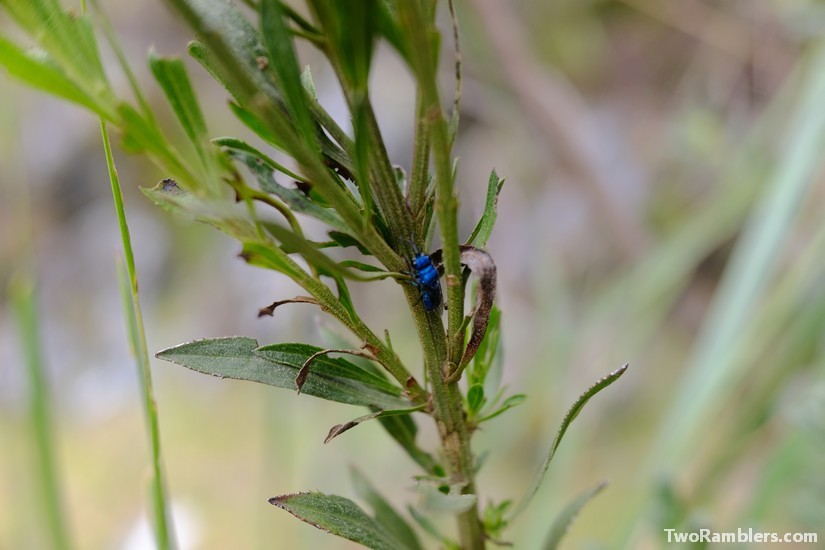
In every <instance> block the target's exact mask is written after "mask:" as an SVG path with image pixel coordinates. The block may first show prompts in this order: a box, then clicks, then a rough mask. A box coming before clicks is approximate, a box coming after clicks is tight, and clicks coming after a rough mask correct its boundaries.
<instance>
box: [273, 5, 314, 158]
mask: <svg viewBox="0 0 825 550" xmlns="http://www.w3.org/2000/svg"><path fill="white" fill-rule="evenodd" d="M260 6H261V34H262V36H263V42H264V45H265V46H266V49H267V52H268V54H269V64H268V67H269V68H270V69H272V71H273V72H274V73H275V75H277V78H278V84H279V85H280V91H281V92H282V93H283V97H284V99H285V101H286V103H287V107H288V109H289V111H290V113H291V114H292V118H293V123H294V124H295V127H296V129H297V131H298V134H299V135H300V136H302V139H303V141H304V143H305V144H308V145H311V146H313V147H314V148H317V146H318V145H317V141H318V140H317V135H316V127H315V125H314V124H313V121H312V118H311V116H310V113H309V109H308V108H307V99H308V97H307V94H306V92H305V91H304V86H303V84H302V83H301V71H300V69H299V66H298V57H297V56H296V54H295V45H294V43H293V37H292V33H290V32H289V29H288V28H287V25H286V22H285V21H284V14H283V8H282V7H281V3H280V2H279V1H278V0H262V1H261V3H260Z"/></svg>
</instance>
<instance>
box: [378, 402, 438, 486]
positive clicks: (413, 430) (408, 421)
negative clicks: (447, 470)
mask: <svg viewBox="0 0 825 550" xmlns="http://www.w3.org/2000/svg"><path fill="white" fill-rule="evenodd" d="M378 421H379V422H381V425H382V426H384V429H385V430H387V433H389V434H390V436H392V438H393V439H395V441H396V442H397V443H398V444H399V445H401V448H402V449H404V450H405V451H406V452H407V454H408V455H409V456H410V458H412V459H413V460H414V461H415V462H416V464H418V465H419V466H421V467H422V468H423V469H424V470H425V471H426V472H427V473H429V474H431V475H435V476H442V475H444V468H443V467H442V466H441V465H439V464H438V463H437V462H436V461H435V460H434V459H433V457H432V456H431V455H430V454H429V453H427V452H424V451H422V450H421V448H419V447H418V445H417V444H416V442H415V438H416V435H417V434H418V426H416V424H415V420H413V419H412V416H410V415H404V416H385V417H382V418H379V419H378Z"/></svg>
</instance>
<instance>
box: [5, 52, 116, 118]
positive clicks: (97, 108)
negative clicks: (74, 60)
mask: <svg viewBox="0 0 825 550" xmlns="http://www.w3.org/2000/svg"><path fill="white" fill-rule="evenodd" d="M0 65H2V66H4V67H5V68H6V70H7V71H8V72H9V74H10V75H11V76H13V77H15V78H18V79H20V80H22V81H23V82H25V83H26V84H27V85H29V86H31V87H33V88H36V89H38V90H41V91H43V92H46V93H48V94H51V95H54V96H56V97H60V98H63V99H65V100H67V101H71V102H72V103H76V104H78V105H80V106H82V107H85V108H87V109H89V110H90V111H92V112H94V113H96V114H98V115H100V116H102V117H104V118H106V119H107V120H110V121H111V120H113V117H114V115H113V109H112V107H111V106H109V105H102V104H101V103H100V102H99V101H98V100H96V99H95V98H93V97H92V96H90V95H89V94H87V93H86V91H85V90H83V89H82V88H81V87H80V86H78V85H77V84H75V83H74V82H73V81H72V80H71V79H70V78H69V77H68V76H66V74H65V73H63V71H61V70H60V69H59V68H58V67H57V66H56V65H55V64H54V63H53V62H52V61H51V60H50V59H49V58H48V56H47V55H46V54H45V53H44V52H42V51H36V50H30V51H25V50H23V49H22V48H20V47H18V46H17V45H16V44H13V43H12V42H9V41H7V40H6V39H4V38H3V37H0Z"/></svg>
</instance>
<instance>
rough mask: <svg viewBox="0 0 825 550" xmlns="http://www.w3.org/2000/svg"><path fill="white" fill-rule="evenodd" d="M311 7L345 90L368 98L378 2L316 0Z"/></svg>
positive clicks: (371, 0) (366, 0)
mask: <svg viewBox="0 0 825 550" xmlns="http://www.w3.org/2000/svg"><path fill="white" fill-rule="evenodd" d="M309 5H310V6H311V7H312V10H313V12H314V14H315V17H316V19H318V20H319V22H320V24H321V27H322V28H323V32H324V36H325V37H326V39H327V41H328V42H329V47H328V51H330V52H332V55H333V56H334V57H335V58H336V59H335V61H334V63H335V64H337V65H338V66H339V67H340V69H341V72H342V81H343V82H342V83H343V84H344V85H345V88H346V89H349V90H353V91H354V92H355V93H356V94H357V95H365V94H366V91H367V84H368V79H369V70H370V64H371V61H372V52H373V47H374V44H375V15H376V12H377V9H376V8H377V6H376V2H375V1H374V0H361V1H359V2H338V1H337V0H312V1H310V2H309Z"/></svg>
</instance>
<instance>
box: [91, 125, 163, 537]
mask: <svg viewBox="0 0 825 550" xmlns="http://www.w3.org/2000/svg"><path fill="white" fill-rule="evenodd" d="M100 134H101V138H102V140H103V151H104V153H105V156H106V166H107V168H108V170H109V182H110V184H111V188H112V198H113V199H114V204H115V212H116V213H117V220H118V226H119V228H120V238H121V243H122V244H123V257H124V262H125V265H122V264H121V263H119V264H118V276H119V277H118V278H119V280H120V282H121V297H122V299H123V305H124V313H125V316H126V324H127V326H128V330H129V338H130V341H131V344H132V351H133V353H134V354H135V359H136V362H137V364H138V370H139V374H140V390H141V394H142V397H143V406H144V414H145V416H146V423H147V432H148V436H149V447H150V452H151V457H152V481H151V492H152V504H153V512H154V525H153V527H154V535H155V543H156V545H157V547H158V548H159V549H162V550H168V549H173V548H176V547H177V543H176V541H175V531H174V525H173V524H172V518H171V516H170V514H169V500H168V497H167V494H166V488H165V485H164V474H163V461H162V458H161V456H162V455H161V451H160V424H159V422H158V411H157V403H156V402H155V395H154V391H153V389H152V372H151V370H150V368H149V352H148V350H147V347H146V330H145V328H144V324H143V314H142V313H141V309H140V301H139V300H138V281H137V270H136V268H135V257H134V253H133V252H132V238H131V236H130V234H129V226H128V225H127V224H126V213H125V210H124V208H123V192H122V191H121V188H120V180H119V178H118V175H117V170H116V169H115V164H114V159H113V157H112V147H111V145H110V143H109V133H108V131H107V130H106V123H105V122H104V121H103V119H102V118H101V120H100Z"/></svg>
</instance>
